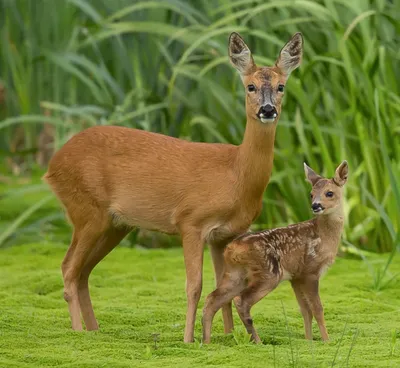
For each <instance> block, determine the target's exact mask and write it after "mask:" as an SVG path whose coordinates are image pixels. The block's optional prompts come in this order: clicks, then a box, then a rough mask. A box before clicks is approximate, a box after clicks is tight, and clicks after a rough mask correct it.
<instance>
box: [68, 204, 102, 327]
mask: <svg viewBox="0 0 400 368" xmlns="http://www.w3.org/2000/svg"><path fill="white" fill-rule="evenodd" d="M68 215H69V216H68V217H69V218H70V220H71V222H72V224H73V225H74V233H73V236H72V241H71V245H70V247H69V248H68V251H67V253H66V255H65V257H64V260H63V262H62V265H61V270H62V274H63V279H64V299H65V300H66V302H67V303H68V310H69V314H70V318H71V324H72V329H73V330H82V322H81V316H80V304H79V291H78V290H79V283H80V277H81V273H82V270H83V267H84V265H85V263H86V261H87V259H88V257H89V256H90V253H91V251H92V250H93V248H94V247H95V245H96V243H97V241H98V240H99V239H100V237H101V236H102V234H103V233H104V232H105V231H106V230H107V227H108V221H107V219H105V218H104V217H103V216H102V215H101V213H100V211H98V210H97V211H92V212H91V215H90V219H91V220H90V221H86V222H84V221H82V218H80V219H77V218H73V217H71V216H70V214H68ZM87 218H89V216H88V217H87ZM78 220H80V221H78Z"/></svg>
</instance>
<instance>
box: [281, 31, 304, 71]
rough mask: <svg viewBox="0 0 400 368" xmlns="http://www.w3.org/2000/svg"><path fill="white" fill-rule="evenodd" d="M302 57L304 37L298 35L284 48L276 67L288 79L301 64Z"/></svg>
mask: <svg viewBox="0 0 400 368" xmlns="http://www.w3.org/2000/svg"><path fill="white" fill-rule="evenodd" d="M302 57H303V36H302V35H301V33H296V34H295V35H294V36H293V37H292V38H291V39H290V41H289V42H288V43H287V44H286V45H285V46H283V48H282V50H281V52H280V53H279V57H278V60H277V61H276V63H275V65H276V66H277V67H278V68H279V69H280V70H281V73H282V74H283V75H285V76H286V78H288V77H289V75H290V73H291V72H292V71H293V70H295V69H296V68H297V67H298V66H299V65H300V64H301V60H302Z"/></svg>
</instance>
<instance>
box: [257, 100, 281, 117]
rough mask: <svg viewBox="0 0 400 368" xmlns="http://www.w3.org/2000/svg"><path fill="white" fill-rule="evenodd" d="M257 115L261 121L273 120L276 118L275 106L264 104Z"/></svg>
mask: <svg viewBox="0 0 400 368" xmlns="http://www.w3.org/2000/svg"><path fill="white" fill-rule="evenodd" d="M258 115H259V117H260V118H261V119H275V118H276V117H277V116H278V112H277V111H276V108H275V106H272V105H270V104H266V105H264V106H261V108H260V111H259V112H258Z"/></svg>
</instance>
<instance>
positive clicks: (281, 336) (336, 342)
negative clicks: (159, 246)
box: [0, 242, 400, 368]
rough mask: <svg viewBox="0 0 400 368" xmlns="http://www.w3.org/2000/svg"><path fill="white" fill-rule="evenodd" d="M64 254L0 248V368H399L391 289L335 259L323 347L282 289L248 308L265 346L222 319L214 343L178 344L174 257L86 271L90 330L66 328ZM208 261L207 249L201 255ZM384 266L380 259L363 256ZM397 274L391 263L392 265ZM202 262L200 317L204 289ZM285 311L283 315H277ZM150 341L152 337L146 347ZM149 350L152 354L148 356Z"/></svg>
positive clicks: (207, 271)
mask: <svg viewBox="0 0 400 368" xmlns="http://www.w3.org/2000/svg"><path fill="white" fill-rule="evenodd" d="M65 251H66V246H65V245H61V244H60V243H51V242H44V243H43V244H37V243H32V244H26V245H23V246H18V247H11V248H7V249H2V250H0V341H1V344H0V366H2V367H54V366H63V367H82V368H83V367H139V366H140V367H193V368H194V367H204V366H216V367H318V368H319V367H333V366H334V367H360V368H361V367H363V368H364V367H374V368H375V367H398V366H399V365H400V345H399V337H400V332H399V326H400V313H399V311H400V282H399V281H398V280H397V281H394V282H393V283H391V284H390V285H389V286H388V287H387V288H385V289H384V290H381V291H380V292H375V291H373V288H372V279H371V277H370V275H369V273H368V269H367V266H366V264H365V263H364V262H362V261H360V260H355V259H342V258H339V259H337V261H336V263H335V264H334V265H333V266H332V268H331V269H330V270H329V271H328V273H327V274H326V276H325V277H324V278H323V280H322V282H321V297H322V300H323V303H324V307H325V317H326V323H327V328H328V332H329V333H330V337H331V341H330V342H329V343H326V344H324V343H323V342H321V341H320V340H319V332H318V331H317V327H316V325H314V341H313V342H308V341H305V340H304V339H303V326H302V319H301V315H300V313H299V311H298V307H297V304H296V301H295V297H294V295H293V292H292V291H291V288H290V285H289V284H288V283H285V284H283V285H281V286H280V287H279V288H278V289H277V290H275V291H274V292H273V293H271V294H270V295H269V296H267V297H266V298H265V299H263V300H262V301H261V302H260V303H259V304H257V305H256V306H255V307H254V309H253V317H254V323H255V325H256V326H257V327H258V331H259V334H260V337H261V338H262V340H263V342H264V345H263V346H256V345H253V344H251V343H248V340H247V338H246V336H245V334H244V332H243V328H242V327H241V326H240V324H239V320H238V317H237V316H236V314H235V325H236V326H237V327H238V331H236V332H235V334H234V335H227V336H225V335H224V334H223V326H222V320H221V315H220V313H218V315H217V316H216V319H215V322H214V329H213V335H212V337H213V340H212V341H213V343H212V344H211V345H209V346H205V345H202V344H201V342H200V336H201V329H200V323H199V321H200V317H199V315H198V318H197V321H198V323H197V324H196V332H195V336H196V339H197V341H196V343H194V344H190V345H185V344H183V342H182V339H183V329H184V320H185V308H186V300H185V293H184V285H185V272H184V265H183V257H182V251H181V249H179V248H177V249H170V250H151V251H149V250H144V249H127V248H123V247H122V248H117V249H116V250H115V251H114V252H112V253H111V255H110V256H109V257H108V258H107V259H106V260H105V261H103V262H102V263H101V264H100V265H99V266H98V268H96V269H95V271H94V272H93V275H92V277H91V282H90V284H91V294H92V300H93V304H94V309H95V312H96V315H97V318H98V321H99V323H100V331H98V332H88V333H87V332H83V333H82V332H73V331H71V330H70V325H69V316H68V311H67V305H66V303H65V302H64V300H63V298H62V278H61V272H60V263H61V260H62V258H63V255H64V253H65ZM207 253H208V251H207ZM368 257H369V259H370V261H371V262H374V263H384V261H385V259H384V258H383V257H382V256H376V255H370V254H369V255H368ZM391 267H392V270H393V271H394V272H399V271H400V261H399V259H398V258H397V259H395V261H394V262H393V263H392V265H391ZM211 270H212V266H211V262H210V257H209V254H206V257H205V266H204V288H203V295H202V298H201V303H200V306H199V314H200V312H201V308H202V305H203V301H204V298H205V296H206V295H207V293H209V292H210V291H212V289H213V275H212V271H211ZM283 307H284V309H283ZM153 334H159V336H158V337H157V340H158V341H157V342H156V343H155V342H154V337H153ZM155 344H156V346H157V349H155V347H154V346H155Z"/></svg>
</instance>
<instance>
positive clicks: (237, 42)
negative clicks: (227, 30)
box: [229, 32, 257, 79]
mask: <svg viewBox="0 0 400 368" xmlns="http://www.w3.org/2000/svg"><path fill="white" fill-rule="evenodd" d="M229 58H230V60H231V63H232V65H233V66H234V67H235V68H236V69H237V70H238V71H239V73H240V76H241V78H242V79H243V77H244V76H245V75H249V74H251V73H254V72H255V71H256V68H257V67H256V64H255V63H254V60H253V56H251V52H250V49H249V48H248V46H247V45H246V44H245V42H244V41H243V39H242V37H240V36H239V34H238V33H236V32H233V33H231V35H230V36H229Z"/></svg>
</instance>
